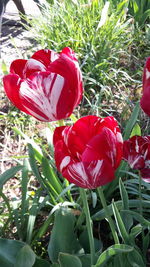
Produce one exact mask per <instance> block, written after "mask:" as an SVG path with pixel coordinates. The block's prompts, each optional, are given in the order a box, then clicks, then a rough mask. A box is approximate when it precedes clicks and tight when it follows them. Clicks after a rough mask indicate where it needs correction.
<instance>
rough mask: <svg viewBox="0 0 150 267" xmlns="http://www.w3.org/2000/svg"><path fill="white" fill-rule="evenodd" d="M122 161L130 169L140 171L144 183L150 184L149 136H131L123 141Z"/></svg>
mask: <svg viewBox="0 0 150 267" xmlns="http://www.w3.org/2000/svg"><path fill="white" fill-rule="evenodd" d="M123 159H124V160H125V161H127V162H128V163H129V165H130V167H131V168H132V169H137V170H140V173H141V178H142V179H143V180H144V181H145V182H150V136H133V137H131V138H130V139H128V140H126V141H124V144H123Z"/></svg>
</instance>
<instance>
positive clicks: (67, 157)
mask: <svg viewBox="0 0 150 267" xmlns="http://www.w3.org/2000/svg"><path fill="white" fill-rule="evenodd" d="M69 162H70V157H69V156H66V157H64V158H63V160H62V162H61V164H60V171H62V170H63V168H65V167H66V166H67V165H68V164H69Z"/></svg>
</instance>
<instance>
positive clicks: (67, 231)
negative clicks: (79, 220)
mask: <svg viewBox="0 0 150 267" xmlns="http://www.w3.org/2000/svg"><path fill="white" fill-rule="evenodd" d="M74 225H75V216H74V215H73V213H72V212H71V210H70V209H68V208H65V207H61V208H60V209H59V210H57V211H56V213H55V220H54V226H53V230H52V233H51V237H50V242H49V245H48V254H49V257H50V260H51V261H52V262H56V261H57V260H58V256H59V253H60V252H63V253H68V254H75V253H77V252H78V251H79V250H80V248H81V247H80V245H79V242H78V241H77V239H76V236H75V233H74Z"/></svg>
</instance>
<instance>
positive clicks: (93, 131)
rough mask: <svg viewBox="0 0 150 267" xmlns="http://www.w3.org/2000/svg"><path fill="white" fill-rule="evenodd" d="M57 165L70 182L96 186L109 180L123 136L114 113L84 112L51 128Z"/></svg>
mask: <svg viewBox="0 0 150 267" xmlns="http://www.w3.org/2000/svg"><path fill="white" fill-rule="evenodd" d="M53 143H54V148H55V149H54V156H55V161H56V166H57V168H58V170H59V171H60V172H61V173H62V175H63V177H65V178H66V179H67V180H68V181H69V182H71V183H74V184H76V185H77V186H79V187H83V188H91V189H92V188H97V187H99V186H101V185H105V184H107V183H109V182H111V181H112V180H113V179H114V178H115V177H114V176H115V170H116V169H117V167H118V166H119V164H120V161H121V158H122V146H123V142H122V136H121V133H120V129H119V126H118V123H117V121H116V120H115V119H114V118H113V117H106V118H99V117H97V116H86V117H83V118H81V119H79V120H78V121H77V122H75V124H74V125H72V126H62V127H58V128H56V129H55V132H54V138H53Z"/></svg>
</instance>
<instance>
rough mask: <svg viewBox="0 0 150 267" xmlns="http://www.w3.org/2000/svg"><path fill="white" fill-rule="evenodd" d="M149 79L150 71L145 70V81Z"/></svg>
mask: <svg viewBox="0 0 150 267" xmlns="http://www.w3.org/2000/svg"><path fill="white" fill-rule="evenodd" d="M149 78H150V71H149V70H148V69H147V68H146V80H148V79H149Z"/></svg>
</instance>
